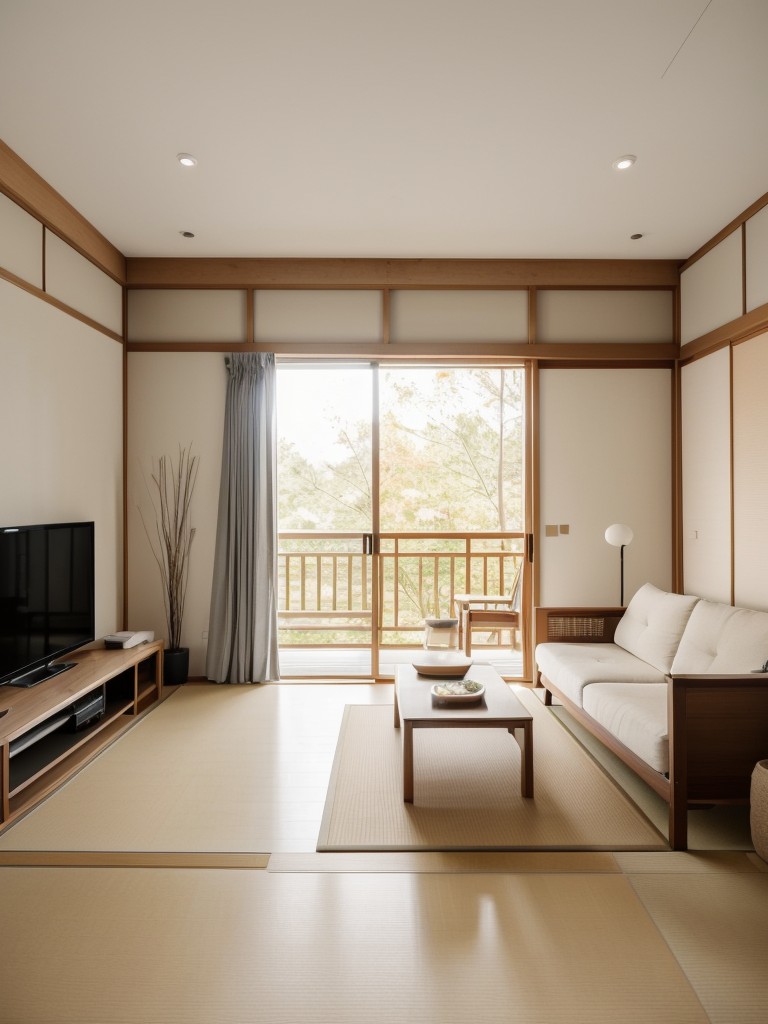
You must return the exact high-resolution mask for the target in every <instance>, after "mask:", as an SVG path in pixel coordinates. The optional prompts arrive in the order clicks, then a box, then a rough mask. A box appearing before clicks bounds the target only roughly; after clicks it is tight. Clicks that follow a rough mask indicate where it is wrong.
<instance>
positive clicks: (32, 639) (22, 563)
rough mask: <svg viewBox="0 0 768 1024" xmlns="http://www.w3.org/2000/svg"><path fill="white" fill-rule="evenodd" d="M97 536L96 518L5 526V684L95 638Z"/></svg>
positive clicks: (0, 552) (1, 661) (0, 570)
mask: <svg viewBox="0 0 768 1024" xmlns="http://www.w3.org/2000/svg"><path fill="white" fill-rule="evenodd" d="M93 539H94V524H93V523H51V524H47V525H41V526H11V527H0V685H2V684H3V683H13V682H14V681H16V680H17V679H18V678H19V677H21V676H25V675H27V674H28V673H30V672H33V670H35V669H38V668H44V667H45V666H46V665H48V663H49V662H51V661H54V660H55V659H57V658H60V657H61V656H62V655H64V654H66V653H68V652H69V651H73V650H74V649H75V648H76V647H81V646H82V645H83V644H86V643H88V642H89V641H91V640H93V639H94V630H95V612H94V578H95V576H94V546H93ZM42 675H43V676H44V673H42Z"/></svg>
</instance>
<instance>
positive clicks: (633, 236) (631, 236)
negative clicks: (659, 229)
mask: <svg viewBox="0 0 768 1024" xmlns="http://www.w3.org/2000/svg"><path fill="white" fill-rule="evenodd" d="M629 237H630V238H631V239H632V241H635V240H636V239H638V238H642V237H643V236H642V235H641V234H640V233H639V232H638V234H636V235H630V236H629Z"/></svg>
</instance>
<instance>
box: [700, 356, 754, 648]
mask: <svg viewBox="0 0 768 1024" xmlns="http://www.w3.org/2000/svg"><path fill="white" fill-rule="evenodd" d="M682 435H683V437H682V473H683V580H684V589H685V592H686V593H687V594H696V595H697V596H698V597H706V598H708V599H709V600H710V601H724V602H725V603H727V604H730V600H731V366H730V354H729V350H728V349H721V350H720V351H719V352H715V353H714V354H713V355H710V356H707V357H706V358H705V359H698V360H697V361H696V362H694V363H689V364H688V366H684V367H683V369H682ZM766 657H768V651H767V652H766Z"/></svg>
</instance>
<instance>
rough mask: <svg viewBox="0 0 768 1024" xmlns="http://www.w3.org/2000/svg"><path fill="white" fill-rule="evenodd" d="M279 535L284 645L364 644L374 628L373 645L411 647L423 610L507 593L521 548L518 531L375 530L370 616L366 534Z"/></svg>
mask: <svg viewBox="0 0 768 1024" xmlns="http://www.w3.org/2000/svg"><path fill="white" fill-rule="evenodd" d="M279 540H280V544H279V550H278V581H279V590H278V602H279V603H278V618H279V626H280V630H281V645H282V646H284V647H315V646H321V645H327V646H334V647H367V646H369V644H370V642H371V631H372V629H374V628H377V629H378V631H379V634H378V640H379V646H382V647H400V646H413V644H414V643H418V642H420V639H421V634H422V632H423V628H424V626H423V622H424V619H425V618H426V617H428V616H436V617H449V616H452V615H453V614H455V612H454V609H453V595H454V594H458V593H465V592H472V593H479V592H481V593H498V594H503V593H506V592H508V591H509V590H510V589H511V586H512V582H513V580H514V578H515V573H516V569H517V565H518V562H519V561H520V560H521V559H522V557H523V551H524V534H522V533H517V532H498V533H433V532H430V533H426V532H425V533H382V534H381V535H380V537H379V543H378V551H377V552H376V553H375V555H373V557H374V558H376V559H377V560H378V595H377V596H378V602H377V605H378V620H379V621H378V622H377V623H374V622H373V608H374V601H373V580H374V575H375V572H374V567H373V565H372V562H371V554H369V553H368V552H369V551H370V549H371V547H372V546H373V545H372V543H371V539H370V534H361V533H317V532H314V531H312V532H306V533H304V532H296V531H292V532H285V533H281V534H280V538H279ZM363 634H367V635H363ZM497 643H498V640H497Z"/></svg>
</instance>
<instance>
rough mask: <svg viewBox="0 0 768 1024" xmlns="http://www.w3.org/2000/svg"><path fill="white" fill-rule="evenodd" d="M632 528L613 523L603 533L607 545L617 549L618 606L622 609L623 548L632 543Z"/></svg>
mask: <svg viewBox="0 0 768 1024" xmlns="http://www.w3.org/2000/svg"><path fill="white" fill-rule="evenodd" d="M634 536H635V535H634V533H633V532H632V528H631V527H630V526H626V525H625V524H624V523H614V524H613V525H612V526H609V527H608V529H607V530H606V531H605V539H606V540H607V541H608V543H609V544H612V545H613V546H614V547H615V548H619V550H620V554H619V561H620V563H621V602H620V605H621V607H622V608H623V607H624V548H625V547H626V546H627V544H631V543H632V538H633V537H634Z"/></svg>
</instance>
